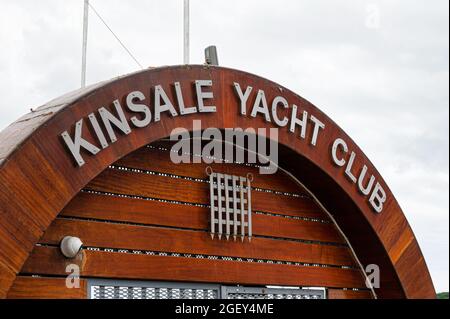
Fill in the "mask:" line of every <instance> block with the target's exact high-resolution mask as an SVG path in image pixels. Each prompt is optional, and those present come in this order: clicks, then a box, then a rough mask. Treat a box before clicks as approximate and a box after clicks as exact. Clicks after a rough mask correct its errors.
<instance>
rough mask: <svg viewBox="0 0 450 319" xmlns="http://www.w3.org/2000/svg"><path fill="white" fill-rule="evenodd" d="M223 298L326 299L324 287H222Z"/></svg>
mask: <svg viewBox="0 0 450 319" xmlns="http://www.w3.org/2000/svg"><path fill="white" fill-rule="evenodd" d="M222 298H223V299H325V290H324V289H272V288H244V287H225V286H223V287H222Z"/></svg>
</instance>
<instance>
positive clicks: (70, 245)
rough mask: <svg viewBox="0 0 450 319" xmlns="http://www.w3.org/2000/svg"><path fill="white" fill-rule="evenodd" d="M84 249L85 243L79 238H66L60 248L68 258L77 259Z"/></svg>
mask: <svg viewBox="0 0 450 319" xmlns="http://www.w3.org/2000/svg"><path fill="white" fill-rule="evenodd" d="M81 247H83V242H82V241H81V239H80V238H78V237H73V236H66V237H64V238H63V239H62V240H61V244H60V245H59V248H60V249H61V253H62V254H63V255H64V256H65V257H66V258H70V259H72V258H75V257H76V256H77V255H78V253H79V252H80V250H81Z"/></svg>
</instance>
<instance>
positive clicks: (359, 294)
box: [327, 289, 373, 299]
mask: <svg viewBox="0 0 450 319" xmlns="http://www.w3.org/2000/svg"><path fill="white" fill-rule="evenodd" d="M327 297H328V299H373V296H372V293H371V292H370V291H367V290H359V291H354V290H342V289H328V291H327Z"/></svg>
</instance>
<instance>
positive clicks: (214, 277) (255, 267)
mask: <svg viewBox="0 0 450 319" xmlns="http://www.w3.org/2000/svg"><path fill="white" fill-rule="evenodd" d="M83 255H84V256H83V261H82V265H81V276H86V277H100V278H120V279H137V280H170V281H185V282H204V283H206V282H208V283H217V282H220V283H222V284H233V285H236V284H242V285H281V286H312V287H330V286H331V287H334V288H336V287H339V288H340V287H342V288H345V287H351V288H363V287H365V284H364V280H363V277H362V276H361V273H360V272H359V271H357V270H353V269H341V268H324V267H301V266H294V265H277V264H267V263H256V262H255V263H247V262H238V261H223V260H210V259H199V258H181V257H166V256H151V255H143V254H142V255H138V254H124V253H109V252H95V251H88V250H87V251H83ZM66 263H67V260H66V259H65V258H64V257H63V256H62V255H61V253H60V252H59V250H58V249H57V248H49V247H36V248H35V249H34V250H33V252H32V253H31V255H30V258H29V259H28V260H27V262H26V263H25V265H24V267H23V269H22V272H23V273H34V274H42V275H50V274H52V275H64V274H65V273H64V270H65V264H66Z"/></svg>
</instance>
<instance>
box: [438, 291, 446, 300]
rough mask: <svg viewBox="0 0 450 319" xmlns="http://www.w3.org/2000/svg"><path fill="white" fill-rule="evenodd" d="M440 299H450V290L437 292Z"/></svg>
mask: <svg viewBox="0 0 450 319" xmlns="http://www.w3.org/2000/svg"><path fill="white" fill-rule="evenodd" d="M437 298H438V299H448V292H441V293H438V294H437Z"/></svg>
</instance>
